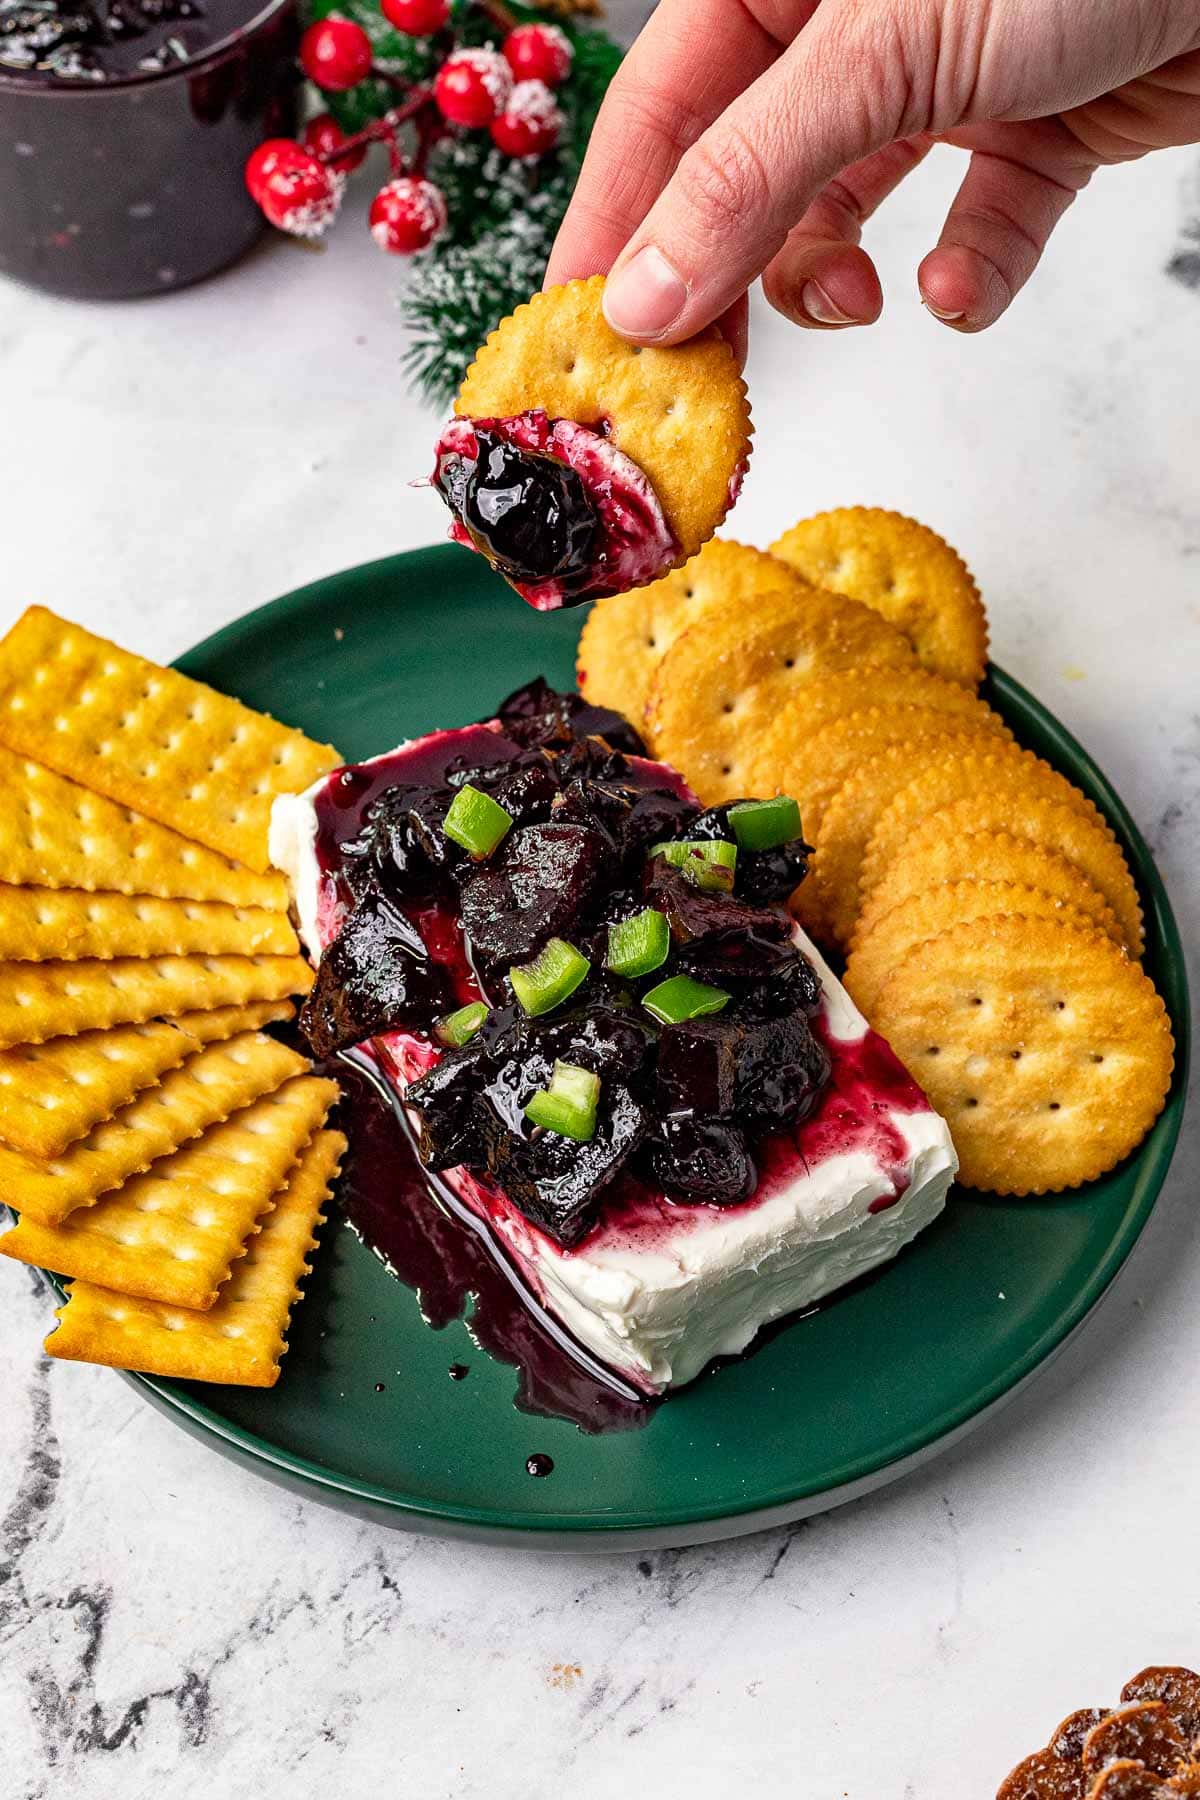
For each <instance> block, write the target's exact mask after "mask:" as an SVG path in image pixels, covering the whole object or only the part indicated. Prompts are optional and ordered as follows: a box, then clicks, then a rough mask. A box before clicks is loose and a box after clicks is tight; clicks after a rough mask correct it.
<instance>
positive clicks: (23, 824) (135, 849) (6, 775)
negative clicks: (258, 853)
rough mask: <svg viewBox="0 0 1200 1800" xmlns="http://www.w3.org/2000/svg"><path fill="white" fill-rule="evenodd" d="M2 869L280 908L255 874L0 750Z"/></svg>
mask: <svg viewBox="0 0 1200 1800" xmlns="http://www.w3.org/2000/svg"><path fill="white" fill-rule="evenodd" d="M0 870H2V871H3V874H4V878H5V880H6V881H11V882H20V883H24V884H27V885H28V886H31V887H51V888H85V889H87V890H88V891H89V892H90V891H92V890H93V889H106V890H108V891H110V892H112V893H117V894H156V895H158V896H160V897H161V898H163V899H174V900H221V901H225V902H228V903H230V904H232V905H235V906H267V907H272V908H273V909H274V910H275V911H276V912H286V910H287V903H288V897H287V883H286V882H285V881H284V878H283V876H282V875H277V874H275V873H271V874H269V875H260V874H257V873H256V872H255V871H254V870H253V869H247V868H244V867H243V866H242V864H241V863H236V862H231V861H230V860H229V858H228V857H225V856H219V855H218V854H217V852H216V851H215V850H206V849H205V847H204V846H203V844H194V843H192V841H191V839H190V838H186V837H181V836H180V834H179V833H178V832H177V831H170V830H168V828H167V827H166V826H165V825H157V824H155V823H154V821H153V820H152V819H145V818H142V817H141V815H140V814H138V813H135V812H130V811H129V809H128V807H125V806H118V805H117V803H116V801H115V800H106V799H105V798H104V797H103V795H101V794H93V793H92V792H91V791H90V789H88V788H86V787H80V785H79V783H78V782H77V781H69V780H68V779H67V777H66V776H65V775H56V774H55V773H54V771H53V770H52V769H47V768H45V767H44V766H43V764H41V763H39V762H33V761H32V760H31V759H30V758H29V757H27V756H18V755H17V753H16V752H15V751H13V750H7V749H5V748H4V746H3V745H2V744H0Z"/></svg>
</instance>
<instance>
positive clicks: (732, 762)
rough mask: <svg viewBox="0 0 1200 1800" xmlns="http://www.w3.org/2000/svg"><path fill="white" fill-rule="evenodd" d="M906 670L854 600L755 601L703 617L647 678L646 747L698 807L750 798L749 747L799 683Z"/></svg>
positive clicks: (886, 636)
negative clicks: (678, 775) (875, 669)
mask: <svg viewBox="0 0 1200 1800" xmlns="http://www.w3.org/2000/svg"><path fill="white" fill-rule="evenodd" d="M911 661H912V651H911V650H910V649H909V647H908V645H907V643H906V642H905V640H904V639H903V638H902V637H901V636H900V633H899V632H898V631H894V630H893V629H892V627H891V626H890V625H889V624H887V622H886V620H884V619H881V618H880V617H879V615H878V613H873V612H872V611H871V609H870V607H869V606H860V605H859V603H858V602H857V601H856V600H843V599H842V598H841V597H840V596H839V595H837V594H827V593H824V592H823V591H822V590H821V589H819V588H813V589H810V590H809V591H808V592H798V591H796V590H792V591H789V592H786V593H772V594H760V595H758V596H757V597H756V598H755V599H754V600H753V601H752V602H750V603H749V604H747V605H746V606H745V607H744V608H743V609H742V610H741V611H740V612H739V613H737V614H729V613H726V612H724V611H720V610H716V609H714V610H713V611H711V612H709V613H707V614H704V615H702V616H701V618H699V619H698V620H697V621H696V623H695V624H694V625H693V626H691V627H690V628H689V629H688V630H687V631H685V632H684V633H683V634H682V635H681V636H680V637H678V638H676V640H675V642H674V643H673V644H672V645H671V648H670V649H669V650H668V651H667V654H666V655H665V656H664V657H663V660H662V662H661V663H660V664H659V666H658V673H657V675H656V676H655V678H654V686H653V689H652V690H651V695H650V704H649V708H648V711H647V715H646V723H647V730H648V734H649V737H650V741H651V743H652V745H653V748H654V752H655V754H656V755H657V756H661V757H663V758H665V760H666V761H668V762H671V763H673V764H674V765H675V767H676V768H677V769H679V770H681V772H682V773H683V774H684V776H685V777H686V778H687V780H688V781H690V782H691V785H692V786H693V788H695V790H696V792H697V793H698V794H699V796H700V798H701V799H702V800H703V801H704V802H705V804H706V805H709V806H711V805H715V804H716V803H717V802H719V801H723V800H731V799H734V798H737V797H739V796H742V795H746V796H749V795H752V794H753V792H754V790H753V789H752V788H750V787H748V786H747V785H746V768H747V766H748V764H749V762H750V759H751V754H752V752H753V749H754V746H755V744H756V742H757V739H758V737H759V735H760V734H761V732H762V731H763V730H765V728H766V727H767V725H768V724H769V722H770V721H771V720H772V719H773V718H774V716H775V713H776V712H777V710H778V709H779V707H781V706H782V705H784V704H785V703H786V702H787V700H788V699H789V698H790V696H791V695H792V694H794V693H796V692H797V691H798V690H799V689H800V688H801V687H802V686H803V684H804V683H805V682H806V681H811V680H813V679H815V678H816V677H817V676H819V675H821V674H825V673H828V672H830V671H833V670H837V669H850V668H860V667H867V666H870V665H873V664H876V665H883V666H886V667H903V666H905V665H906V664H908V663H911Z"/></svg>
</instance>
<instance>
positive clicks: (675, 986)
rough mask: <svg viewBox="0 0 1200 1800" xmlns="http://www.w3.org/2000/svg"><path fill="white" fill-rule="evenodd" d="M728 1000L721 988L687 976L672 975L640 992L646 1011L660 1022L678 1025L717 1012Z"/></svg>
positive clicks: (728, 997) (726, 1004)
mask: <svg viewBox="0 0 1200 1800" xmlns="http://www.w3.org/2000/svg"><path fill="white" fill-rule="evenodd" d="M729 1000H730V996H729V995H728V994H727V993H726V992H725V989H724V988H719V987H709V985H708V983H707V982H705V981H694V980H693V979H692V977H691V976H690V975H672V976H670V977H668V979H667V980H666V981H660V982H659V984H658V986H657V987H652V988H651V989H650V992H649V993H648V994H643V995H642V1005H643V1006H644V1007H645V1009H646V1011H647V1012H648V1013H650V1014H652V1016H653V1017H654V1018H656V1019H658V1020H659V1021H660V1022H661V1023H662V1024H664V1025H682V1024H683V1022H684V1020H685V1019H699V1018H702V1017H703V1016H704V1015H705V1014H706V1013H719V1012H720V1011H721V1009H722V1008H723V1007H725V1006H728V1004H729Z"/></svg>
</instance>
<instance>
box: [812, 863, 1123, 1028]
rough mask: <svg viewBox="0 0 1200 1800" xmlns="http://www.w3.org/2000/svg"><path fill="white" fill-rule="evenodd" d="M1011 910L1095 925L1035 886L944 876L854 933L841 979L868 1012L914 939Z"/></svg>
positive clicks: (1084, 928) (915, 942) (1082, 927)
mask: <svg viewBox="0 0 1200 1800" xmlns="http://www.w3.org/2000/svg"><path fill="white" fill-rule="evenodd" d="M1106 910H1107V909H1106ZM1014 915H1015V916H1016V917H1018V918H1027V919H1060V920H1061V921H1062V922H1063V924H1065V925H1073V926H1075V928H1076V929H1077V930H1080V931H1090V930H1092V929H1094V926H1093V922H1092V920H1091V919H1089V918H1088V915H1087V914H1086V913H1085V912H1081V911H1080V909H1079V908H1078V907H1077V906H1072V905H1071V903H1070V901H1069V900H1060V899H1059V898H1058V897H1057V896H1056V895H1054V894H1047V893H1044V892H1043V891H1042V889H1040V888H1031V887H1021V886H1020V885H1019V884H1018V883H1017V882H1015V881H951V882H945V883H943V885H942V886H941V887H935V888H928V889H926V890H925V891H924V892H923V893H920V894H910V895H909V897H908V899H907V900H902V901H901V902H900V904H899V905H898V906H894V907H893V908H892V909H891V911H890V912H886V913H882V914H880V915H879V916H878V917H877V918H876V919H875V921H874V923H873V924H872V926H871V928H870V930H869V931H866V932H860V933H858V934H857V935H856V936H855V939H854V949H853V950H852V951H851V953H850V958H849V961H848V962H847V964H846V972H845V974H844V975H843V976H842V980H843V982H844V983H845V986H846V989H847V991H848V992H849V994H850V997H851V999H852V1000H853V1001H854V1004H855V1005H856V1006H857V1007H858V1008H859V1010H860V1011H861V1012H863V1013H865V1014H866V1016H867V1017H868V1018H870V1017H871V1016H872V1013H873V1012H874V1009H875V1003H876V1001H877V1000H878V998H879V994H880V991H881V989H882V988H883V987H884V985H885V983H886V982H887V980H888V977H889V976H890V975H891V973H892V970H893V969H894V968H896V967H897V966H898V965H899V964H900V963H902V962H903V960H904V958H905V957H906V956H907V955H908V953H909V951H910V950H912V949H914V948H915V947H916V946H917V945H918V944H924V943H927V942H928V940H929V939H930V938H935V937H940V936H941V935H942V933H943V932H945V931H950V930H951V929H952V928H953V927H954V926H955V925H965V924H968V923H969V922H970V921H971V920H972V919H995V918H1006V917H1011V916H1014ZM1110 916H1111V915H1110Z"/></svg>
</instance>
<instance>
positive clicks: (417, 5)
mask: <svg viewBox="0 0 1200 1800" xmlns="http://www.w3.org/2000/svg"><path fill="white" fill-rule="evenodd" d="M379 7H380V11H381V12H382V13H383V16H384V18H385V19H386V20H387V22H388V24H389V25H394V26H395V27H396V30H397V31H403V32H405V33H406V34H407V35H408V36H409V37H430V36H431V35H432V34H433V33H434V32H435V31H440V30H441V29H442V26H443V25H444V24H445V23H446V21H447V20H448V19H449V17H450V0H379Z"/></svg>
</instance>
